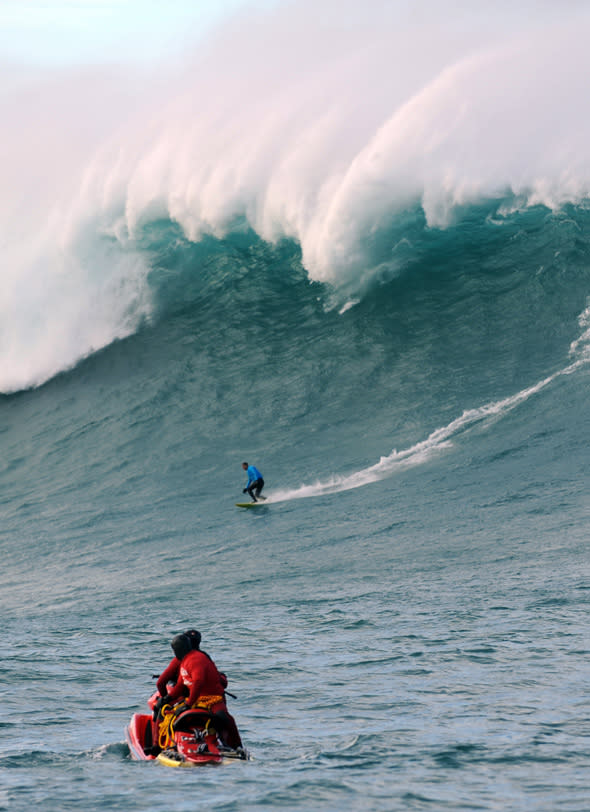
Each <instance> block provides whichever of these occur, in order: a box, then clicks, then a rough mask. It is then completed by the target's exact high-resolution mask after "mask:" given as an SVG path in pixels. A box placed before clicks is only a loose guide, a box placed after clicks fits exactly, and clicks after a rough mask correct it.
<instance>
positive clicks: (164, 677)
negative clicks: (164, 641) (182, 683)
mask: <svg viewBox="0 0 590 812" xmlns="http://www.w3.org/2000/svg"><path fill="white" fill-rule="evenodd" d="M179 671H180V660H178V659H177V658H176V657H173V658H172V659H171V660H170V662H169V663H168V665H167V666H166V668H165V669H164V670H163V671H162V673H161V674H160V676H159V677H158V682H157V688H158V693H159V694H160V696H166V694H167V693H168V690H167V688H168V683H169V682H173V683H174V684H176V682H177V680H178V672H179Z"/></svg>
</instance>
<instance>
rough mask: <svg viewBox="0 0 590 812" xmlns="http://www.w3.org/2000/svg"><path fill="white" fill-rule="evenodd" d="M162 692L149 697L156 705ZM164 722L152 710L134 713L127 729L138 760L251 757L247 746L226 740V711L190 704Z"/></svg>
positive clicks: (179, 762)
mask: <svg viewBox="0 0 590 812" xmlns="http://www.w3.org/2000/svg"><path fill="white" fill-rule="evenodd" d="M157 697H158V694H157V693H156V694H154V695H153V696H152V697H151V698H150V700H149V701H148V705H149V706H150V708H152V710H153V707H154V705H155V702H156V699H157ZM163 718H164V720H167V722H168V723H167V725H165V727H166V731H165V733H163V732H162V724H161V722H160V723H159V724H155V723H153V716H152V714H148V713H134V714H133V716H132V717H131V721H130V723H129V725H128V726H127V727H126V729H125V738H126V739H127V744H128V745H129V752H130V754H131V758H132V759H134V760H135V761H159V762H160V764H164V765H166V766H167V767H195V766H201V765H205V764H229V763H231V762H233V761H247V760H248V759H249V758H250V755H249V753H248V752H247V750H245V749H244V748H243V747H238V748H232V747H228V746H227V745H225V744H224V743H223V733H224V726H225V724H226V722H225V720H224V717H223V715H221V714H216V713H212V712H211V711H209V710H207V709H205V708H199V707H196V708H189V709H188V710H185V711H183V712H182V713H180V714H178V715H176V716H175V715H174V714H173V713H172V712H169V713H168V714H164V717H163ZM156 738H157V739H158V741H154V739H156Z"/></svg>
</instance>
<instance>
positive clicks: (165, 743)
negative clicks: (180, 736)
mask: <svg viewBox="0 0 590 812" xmlns="http://www.w3.org/2000/svg"><path fill="white" fill-rule="evenodd" d="M160 714H161V716H162V721H161V722H160V725H159V727H158V744H159V745H160V747H161V748H162V750H165V749H166V748H167V747H170V745H171V744H172V743H173V742H174V735H173V730H172V725H173V723H174V720H175V719H176V716H175V714H174V711H173V710H172V706H171V705H162V709H161V711H160Z"/></svg>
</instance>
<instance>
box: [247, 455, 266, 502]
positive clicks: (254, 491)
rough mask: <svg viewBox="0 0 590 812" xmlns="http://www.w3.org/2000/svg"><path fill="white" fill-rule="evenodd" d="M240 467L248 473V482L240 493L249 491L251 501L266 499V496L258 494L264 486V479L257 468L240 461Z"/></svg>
mask: <svg viewBox="0 0 590 812" xmlns="http://www.w3.org/2000/svg"><path fill="white" fill-rule="evenodd" d="M242 468H243V469H244V471H246V472H247V474H248V484H247V485H246V487H245V488H244V490H243V491H242V493H249V494H250V496H251V498H252V501H253V502H258V499H266V496H261V495H260V491H261V490H262V489H263V488H264V479H263V478H262V474H261V473H260V471H259V470H258V468H256V467H255V466H254V465H248V463H247V462H243V463H242Z"/></svg>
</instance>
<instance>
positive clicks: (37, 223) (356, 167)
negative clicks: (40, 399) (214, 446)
mask: <svg viewBox="0 0 590 812" xmlns="http://www.w3.org/2000/svg"><path fill="white" fill-rule="evenodd" d="M356 6H357V4H354V3H351V4H348V5H347V4H344V5H343V4H339V5H338V13H337V12H336V10H335V8H334V7H332V5H331V4H324V5H322V6H321V7H320V8H319V9H318V8H317V6H316V7H313V8H312V5H311V4H306V3H304V4H296V5H295V6H288V7H284V8H279V9H277V10H275V11H274V12H272V13H270V12H267V13H266V14H263V13H262V12H260V13H253V14H251V15H248V16H246V15H244V16H243V17H238V18H237V19H236V21H235V22H234V23H233V24H228V25H227V26H226V27H225V28H224V29H221V30H219V31H218V32H217V35H216V36H215V37H213V38H212V39H211V41H210V42H208V43H207V44H204V45H202V46H201V47H200V48H199V51H198V53H195V54H191V55H187V57H186V59H185V61H184V63H183V65H182V69H179V68H178V66H175V67H174V68H172V67H171V68H170V70H169V71H168V72H167V73H166V74H164V73H163V72H162V71H161V70H160V71H159V73H158V74H153V75H150V76H146V75H145V74H142V75H139V74H138V73H135V72H133V71H132V70H130V69H129V70H127V71H126V72H125V73H124V74H123V75H122V74H121V71H120V70H119V71H114V70H98V69H96V70H91V69H87V70H86V71H84V72H76V73H72V74H67V72H60V73H58V74H55V75H53V76H50V77H49V78H47V77H45V78H44V79H43V81H39V82H35V81H34V80H33V79H32V78H31V77H22V78H21V80H20V81H15V80H14V78H12V79H9V77H8V75H7V76H5V77H4V85H5V89H4V92H3V97H2V101H3V108H4V116H3V118H4V120H5V121H6V122H7V128H6V134H5V143H6V149H5V152H4V160H3V161H2V164H1V166H0V180H1V181H2V188H3V189H4V193H3V195H4V199H3V200H2V201H0V235H1V238H2V244H3V255H4V257H3V258H4V284H3V288H2V295H1V298H0V323H1V325H2V328H1V329H2V341H1V343H0V347H1V350H0V352H1V353H2V355H1V357H0V369H1V370H2V372H1V375H0V390H1V391H3V392H13V391H17V390H19V389H25V388H28V387H31V386H37V385H39V384H41V383H43V382H44V381H46V380H48V379H49V378H51V377H52V376H53V375H55V374H57V373H58V372H60V371H62V370H64V369H68V368H70V367H71V366H72V365H74V364H75V363H77V362H78V361H79V360H80V359H81V358H84V357H86V356H88V355H89V354H91V353H92V352H95V351H97V350H99V349H101V348H102V347H105V346H107V345H108V344H109V343H111V342H112V341H114V340H116V339H120V338H123V337H125V336H128V335H130V334H132V333H134V332H135V331H136V330H137V329H139V328H140V327H141V325H142V324H144V323H145V321H146V320H148V321H149V320H150V319H151V318H153V316H154V312H155V310H157V307H158V304H157V301H155V300H157V296H158V291H157V290H154V287H153V284H152V279H153V275H154V274H153V272H154V255H153V253H152V251H151V250H150V248H152V247H153V246H152V236H151V235H152V233H153V231H154V229H156V228H157V227H158V224H162V223H168V224H169V227H170V228H171V229H172V230H171V231H170V233H171V234H175V235H176V234H178V235H179V236H178V238H179V239H181V240H185V241H189V242H192V243H198V242H200V241H201V240H202V239H203V238H204V237H206V236H210V237H215V238H217V239H223V238H225V237H230V236H231V235H232V234H233V233H234V232H236V231H237V233H240V232H243V230H244V229H246V230H250V231H251V232H253V233H254V234H255V235H256V236H257V237H259V238H260V239H261V240H263V241H264V242H267V243H270V244H272V245H277V244H278V243H279V242H280V241H281V240H283V239H287V240H292V241H293V242H295V243H296V244H297V245H298V246H299V249H300V251H301V264H302V266H303V268H304V269H305V273H306V274H307V276H308V278H309V279H310V281H313V282H321V283H322V284H324V285H326V286H327V287H329V289H330V291H331V293H332V294H333V296H334V302H336V303H338V304H339V306H340V307H342V306H345V305H346V304H347V303H349V302H353V301H357V300H359V299H362V298H363V297H364V296H366V295H367V294H368V292H369V291H370V290H374V288H375V286H376V285H378V284H380V283H381V282H382V281H383V280H384V279H391V278H392V277H394V276H396V275H398V274H404V273H406V272H407V271H408V270H411V269H412V268H414V267H416V265H417V264H418V265H419V264H420V261H421V258H422V257H424V255H425V254H428V251H429V250H430V249H431V248H432V246H433V245H435V244H436V241H437V240H441V244H443V245H449V244H450V243H449V242H448V241H447V240H446V239H445V236H444V233H445V232H446V231H447V230H449V229H451V233H452V234H457V235H460V234H461V233H462V232H461V230H459V231H458V232H456V231H454V230H453V227H454V226H457V225H458V224H460V223H461V222H463V220H464V219H465V220H466V223H464V227H467V226H469V225H470V224H472V223H473V220H474V218H477V217H479V218H480V220H481V223H480V225H481V226H482V228H483V223H484V222H486V221H489V219H490V218H491V219H492V220H493V221H495V222H499V221H501V222H504V221H505V220H506V219H508V220H509V221H510V218H511V216H512V215H513V214H516V213H517V212H524V211H526V210H527V209H528V208H531V207H532V208H534V207H536V206H544V207H546V208H547V209H548V210H549V211H552V212H558V211H560V210H561V209H562V208H563V207H565V206H567V205H568V204H572V205H574V206H576V205H577V206H580V205H582V206H583V205H585V204H584V201H585V200H587V198H588V195H589V189H590V155H589V152H588V150H589V147H588V144H589V143H590V122H589V120H588V115H587V112H586V107H585V105H583V104H581V103H580V100H581V99H583V98H584V95H585V92H586V88H585V81H586V79H585V77H586V76H587V75H588V71H589V68H590V64H588V62H589V61H590V56H588V53H587V49H586V48H585V42H586V41H587V37H588V33H589V30H590V22H589V21H590V16H589V15H588V13H587V12H586V11H584V9H580V8H579V7H578V6H577V5H575V4H570V5H568V6H567V7H565V8H560V9H559V14H558V15H557V12H556V11H555V10H554V9H552V8H551V6H550V5H547V6H545V5H543V4H537V5H536V6H535V15H534V18H535V19H534V24H533V25H532V24H531V17H530V14H528V13H525V10H524V9H518V10H511V9H510V7H509V5H508V4H502V3H501V4H496V6H495V8H494V10H493V11H490V10H486V11H481V10H480V11H473V10H471V9H469V8H460V14H459V13H457V14H456V15H451V16H449V14H448V11H445V12H444V14H443V12H442V10H441V9H440V8H439V7H438V4H430V3H422V4H415V5H413V9H412V10H410V11H408V10H404V9H403V8H402V6H401V5H397V4H381V3H368V4H363V10H362V11H360V10H359V9H358V8H357V7H356ZM310 19H313V20H314V25H313V28H312V29H310V25H309V23H310ZM270 66H272V69H269V68H270ZM39 133H42V137H41V138H39ZM514 222H517V220H514ZM173 225H177V226H178V232H176V231H175V230H174V229H173V228H172V226H173ZM452 239H453V237H452V236H451V237H450V238H449V240H451V241H452ZM201 272H202V270H201V268H200V266H198V265H196V266H195V267H194V269H193V273H194V274H195V275H198V274H199V273H201Z"/></svg>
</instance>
